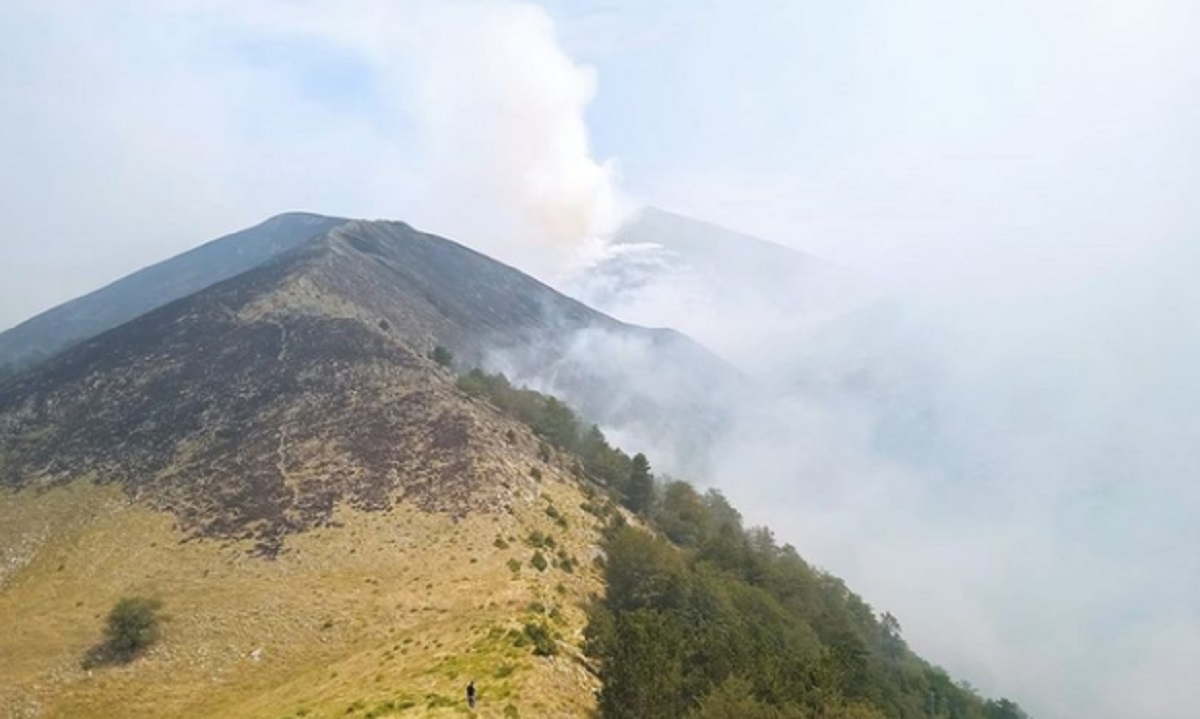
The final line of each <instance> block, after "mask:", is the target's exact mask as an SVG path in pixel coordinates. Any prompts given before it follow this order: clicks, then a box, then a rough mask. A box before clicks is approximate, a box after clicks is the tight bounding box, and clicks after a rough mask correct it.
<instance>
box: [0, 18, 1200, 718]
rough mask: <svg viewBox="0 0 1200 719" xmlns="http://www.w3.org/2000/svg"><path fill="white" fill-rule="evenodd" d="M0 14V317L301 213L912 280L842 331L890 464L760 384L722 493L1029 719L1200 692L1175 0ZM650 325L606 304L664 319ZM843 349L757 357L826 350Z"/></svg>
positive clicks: (1192, 31)
mask: <svg viewBox="0 0 1200 719" xmlns="http://www.w3.org/2000/svg"><path fill="white" fill-rule="evenodd" d="M0 16H2V17H3V19H4V21H3V22H0V47H4V48H5V50H4V52H5V59H6V62H4V63H2V64H0V91H2V93H3V95H2V96H3V97H4V98H5V103H4V107H5V112H4V113H0V157H3V158H5V159H4V162H3V163H0V214H2V216H3V217H4V218H5V222H6V227H5V233H4V238H3V240H0V327H8V326H11V325H14V324H16V323H18V322H20V321H22V320H23V319H26V318H28V317H29V316H31V315H33V314H35V313H37V312H40V311H42V310H44V309H47V308H49V307H51V306H53V305H55V304H58V303H60V302H62V301H65V300H67V299H70V298H72V297H74V296H77V295H79V294H81V293H83V292H86V291H88V290H91V289H95V288H97V287H99V286H101V285H103V284H105V283H107V282H110V281H112V280H115V279H117V278H119V277H121V276H123V275H124V274H127V273H128V272H130V271H133V270H135V269H137V268H140V267H143V266H145V265H147V264H150V263H152V262H155V261H159V260H162V259H166V258H168V257H170V256H173V255H175V254H177V253H179V252H181V251H183V250H185V249H188V248H190V247H194V246H196V245H198V244H200V243H202V242H204V241H207V240H209V239H212V238H214V237H217V236H219V235H223V234H226V233H229V232H232V231H235V230H237V229H240V228H242V227H246V226H249V225H252V224H255V223H257V222H260V221H262V220H263V219H266V218H267V217H269V216H271V215H273V214H276V213H279V212H282V211H286V210H293V209H306V210H313V211H318V212H324V213H328V214H337V215H345V216H354V217H367V218H391V219H402V220H405V221H408V222H411V223H413V224H414V225H416V226H418V227H420V228H422V229H428V230H430V231H434V232H438V233H440V234H444V235H447V236H449V237H452V238H455V239H457V240H460V241H462V242H464V243H466V244H469V245H471V246H474V247H477V248H478V249H481V250H483V251H485V252H489V253H491V254H493V255H495V256H497V257H499V258H500V259H503V260H505V261H508V262H511V263H513V264H515V265H517V266H518V267H521V268H522V269H525V270H527V271H530V272H533V273H534V274H536V275H538V276H539V277H543V278H545V279H547V280H551V281H554V280H555V279H556V278H559V277H562V276H566V275H569V274H570V273H571V272H572V271H575V270H578V268H579V267H581V266H586V265H587V263H588V262H590V261H591V260H593V259H594V258H595V257H597V256H600V255H603V253H604V251H605V237H606V236H607V235H608V234H609V233H611V232H612V231H613V230H614V229H615V228H616V227H617V226H618V225H619V224H620V222H621V221H622V219H623V218H625V217H627V216H628V215H629V213H630V212H632V211H633V209H634V208H636V207H637V206H638V205H640V204H646V203H648V204H655V205H659V206H662V207H665V208H668V209H672V210H676V211H679V212H682V213H684V214H688V215H691V216H694V217H698V218H702V219H705V220H710V221H713V222H717V223H720V224H723V225H726V226H729V227H733V228H736V229H739V230H742V231H745V232H749V233H752V234H755V235H758V236H761V237H765V238H768V239H771V240H774V241H776V242H779V243H782V244H786V245H789V246H791V247H795V248H797V249H800V250H803V251H805V252H809V253H811V254H814V255H817V256H820V257H824V258H827V259H829V260H831V261H834V262H836V263H838V264H840V265H842V266H844V267H847V268H851V269H852V270H853V271H854V272H856V273H858V274H859V275H860V276H862V277H863V278H866V280H867V281H868V282H869V283H872V284H873V285H875V286H878V287H879V288H881V289H884V290H886V291H887V292H889V293H894V295H895V296H899V297H903V298H904V308H905V309H904V311H903V313H902V320H901V321H899V322H895V323H891V324H888V325H887V330H886V333H884V334H883V335H882V336H876V337H874V338H873V343H872V344H871V347H870V352H874V353H877V354H880V355H886V358H887V360H888V362H890V363H893V364H894V365H896V366H899V367H901V368H904V369H902V370H901V372H902V374H904V376H905V377H916V378H917V379H915V380H913V383H915V385H917V386H918V389H917V390H913V391H915V392H917V393H918V394H919V396H920V400H919V404H920V406H921V407H922V408H923V410H925V411H928V412H929V413H931V415H932V416H935V417H936V422H935V425H936V429H935V430H934V431H931V432H930V433H929V436H928V437H927V438H926V440H925V441H926V444H925V445H923V446H925V448H926V454H925V455H923V457H922V458H920V460H919V461H918V460H915V459H913V458H912V457H897V456H894V455H891V454H887V453H881V452H880V451H878V449H877V448H875V447H873V446H872V445H871V442H870V440H869V438H870V437H871V436H873V435H874V434H875V433H876V430H878V427H879V426H880V424H881V423H885V422H887V421H890V419H893V418H892V417H891V415H890V414H889V413H890V412H892V411H893V410H894V409H895V408H894V407H884V408H880V407H867V408H863V407H859V406H848V405H843V404H837V405H830V406H823V405H819V404H817V405H814V404H813V403H812V402H809V401H802V398H799V397H785V398H783V401H781V402H779V403H778V404H775V405H771V406H768V407H765V408H763V409H762V412H763V413H764V414H765V415H769V416H762V417H758V418H756V419H757V420H758V421H759V422H760V423H761V422H766V421H770V420H778V421H777V422H776V424H775V425H774V426H779V427H783V428H785V429H786V430H787V432H788V433H789V434H788V436H785V437H776V438H773V439H774V441H773V442H771V443H770V446H763V443H762V442H759V443H757V444H756V443H755V442H754V441H750V440H747V441H746V442H741V443H738V442H735V443H734V444H733V445H731V447H730V448H729V457H730V458H731V461H732V460H733V459H738V458H746V461H749V459H748V458H751V457H757V458H759V460H760V461H761V460H762V458H764V457H765V458H767V459H768V460H769V465H770V466H766V465H764V466H762V467H761V469H762V472H761V475H762V476H763V478H764V479H762V480H761V481H758V482H742V483H739V484H737V485H736V486H729V487H727V491H728V493H729V494H730V496H731V497H732V498H733V499H734V500H735V503H736V504H738V505H739V506H742V507H744V508H746V513H747V515H748V517H749V518H750V519H751V520H753V521H766V522H768V523H770V524H771V525H772V526H774V527H776V528H777V532H778V533H779V535H780V537H781V539H783V540H785V541H792V542H794V543H795V544H796V545H797V547H798V548H799V549H800V550H801V552H802V553H803V554H805V556H808V557H809V558H810V559H813V560H814V561H816V562H817V563H818V564H821V565H822V566H825V567H827V568H828V569H830V570H831V571H833V572H834V573H836V574H839V575H841V576H844V577H846V578H847V580H848V581H849V582H850V584H851V585H852V586H853V587H855V588H856V589H857V590H859V591H860V592H861V593H862V594H863V595H865V596H866V598H867V599H868V601H871V602H872V603H873V604H875V606H877V607H879V608H880V609H889V610H891V611H893V612H894V613H895V614H897V615H898V616H899V617H900V619H901V622H902V623H903V624H904V626H905V630H906V636H907V637H908V639H909V641H910V643H912V644H913V646H914V647H915V648H916V649H917V650H918V651H921V652H922V653H924V654H926V655H927V656H929V657H930V658H931V659H932V660H933V661H935V662H937V663H940V664H943V665H945V666H947V668H949V669H950V670H951V671H953V672H954V673H955V674H956V675H958V676H962V677H965V678H967V679H969V680H970V681H971V682H972V683H974V684H976V685H977V686H979V687H981V688H982V689H983V690H985V691H986V692H988V693H1002V694H1005V695H1008V696H1012V697H1014V698H1015V699H1017V700H1018V701H1020V702H1021V703H1022V704H1023V705H1024V706H1026V708H1028V709H1030V710H1031V711H1032V712H1033V713H1034V714H1035V715H1036V716H1039V717H1042V718H1043V719H1068V718H1069V717H1076V716H1092V717H1097V718H1099V719H1110V718H1111V719H1124V718H1126V717H1128V718H1129V719H1134V718H1142V717H1159V718H1162V719H1174V717H1180V718H1181V719H1182V718H1183V717H1190V716H1191V714H1190V713H1189V708H1190V707H1194V706H1195V705H1196V704H1197V702H1200V689H1197V688H1196V686H1195V683H1194V682H1193V680H1192V678H1193V677H1194V676H1195V675H1196V674H1197V672H1198V671H1200V605H1197V602H1196V599H1195V598H1196V597H1197V596H1200V565H1198V564H1197V559H1196V558H1195V552H1194V548H1195V547H1196V546H1197V545H1198V542H1197V540H1198V539H1200V537H1198V536H1197V529H1196V528H1195V527H1196V524H1197V523H1196V522H1195V521H1194V518H1195V517H1196V516H1198V514H1200V490H1198V489H1196V488H1195V487H1194V486H1193V485H1194V484H1195V482H1194V478H1195V475H1196V472H1197V468H1200V436H1198V434H1197V427H1200V369H1197V368H1200V361H1197V360H1198V359H1200V332H1198V331H1197V328H1200V289H1197V287H1198V286H1197V285H1196V283H1195V282H1194V280H1193V278H1194V277H1195V276H1197V274H1198V271H1200V203H1197V202H1196V200H1195V198H1196V197H1197V196H1200V129H1198V128H1200V7H1198V6H1196V5H1195V4H1194V3H1192V2H1188V1H1187V0H1143V1H1141V2H1133V1H1124V0H1121V1H1119V0H1091V1H1084V0H1051V1H1050V2H1032V1H1027V0H1014V1H1013V2H1006V3H995V2H990V3H985V2H976V1H974V0H912V1H911V2H906V3H895V2H884V1H879V2H866V1H863V2H838V3H819V2H807V1H799V0H798V1H797V2H788V3H782V2H766V1H763V0H751V1H749V2H736V3H734V2H700V1H696V0H692V1H690V2H683V1H682V0H662V1H661V2H655V3H639V2H632V1H628V2H626V1H622V0H612V1H608V2H605V1H602V0H590V1H589V0H571V1H569V0H548V1H547V2H545V3H543V4H535V3H532V2H517V1H516V0H503V1H501V0H496V1H494V2H484V1H479V2H473V1H463V2H436V3H434V2H403V1H399V2H383V1H372V0H360V1H356V2H347V3H337V4H336V5H334V4H329V3H318V2H312V1H304V0H297V1H292V2H285V1H282V0H276V1H268V2H259V3H254V4H248V3H239V2H232V1H228V0H209V1H205V2H182V1H176V2H149V1H148V0H132V1H131V2H125V3H121V4H120V5H109V4H103V3H85V2H55V1H54V0H49V1H47V2H37V3H34V2H23V3H19V2H11V1H9V0H0ZM746 279H747V282H750V283H752V282H753V278H746ZM643 309H646V308H643ZM653 309H654V308H649V310H653ZM659 309H660V314H659V315H657V316H656V315H655V314H654V313H653V312H652V311H647V312H645V313H644V315H643V316H642V317H638V318H637V319H645V320H647V321H651V320H659V321H660V323H662V324H677V325H684V324H686V323H687V320H688V319H689V318H686V317H674V316H671V314H670V313H669V312H667V311H665V310H663V309H662V308H661V307H660V308H659ZM691 319H692V324H693V325H695V333H696V334H697V335H698V336H700V335H706V336H700V339H702V340H704V341H708V342H710V343H724V344H725V345H726V346H729V347H735V346H736V345H737V343H738V341H739V339H740V337H739V335H738V334H737V327H735V326H727V324H722V323H721V322H720V321H719V319H718V318H713V319H712V321H710V322H707V323H705V322H696V320H697V318H691ZM685 329H692V328H690V327H685ZM853 336H854V337H857V335H853ZM803 339H805V340H809V339H811V337H807V336H806V337H805V338H803ZM825 339H828V337H826V338H825ZM844 339H845V338H842V337H839V338H838V341H827V342H818V341H813V342H811V343H806V342H801V341H800V340H799V339H797V338H794V337H793V338H791V340H790V341H786V340H781V342H785V343H787V344H789V345H790V346H789V350H795V351H796V352H791V353H782V354H783V356H787V357H790V358H791V357H800V354H803V353H800V354H796V353H797V352H800V350H804V351H805V352H808V354H807V355H804V357H803V360H804V361H805V362H808V363H809V364H807V365H805V366H840V365H844V364H845V363H846V361H847V351H848V350H847V348H846V344H845V341H844ZM853 349H854V352H853V354H854V355H855V356H856V357H857V356H860V355H861V354H862V352H860V351H859V350H860V349H861V348H859V347H857V346H855V347H854V348H853ZM863 351H865V350H863ZM798 361H799V360H798ZM889 366H891V365H889ZM912 368H916V369H915V370H914V369H912ZM905 373H906V374H905ZM906 386H907V385H906ZM902 404H903V403H902ZM904 407H905V408H908V405H904ZM780 446H786V447H788V448H789V449H790V450H792V451H790V452H787V453H782V454H781V453H780V452H779V451H778V448H779V447H780ZM798 477H803V479H799V478H798ZM814 477H816V478H819V479H813V478H814ZM914 587H919V588H920V591H914ZM1081 707H1083V708H1084V710H1083V711H1081V710H1080V708H1081Z"/></svg>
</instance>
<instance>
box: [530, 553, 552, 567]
mask: <svg viewBox="0 0 1200 719" xmlns="http://www.w3.org/2000/svg"><path fill="white" fill-rule="evenodd" d="M529 563H530V564H532V565H533V568H534V569H536V570H538V571H539V572H544V571H546V567H548V566H550V565H549V564H548V563H547V562H546V558H545V557H543V556H542V553H541V552H540V551H538V552H534V553H533V556H532V557H531V558H530V559H529Z"/></svg>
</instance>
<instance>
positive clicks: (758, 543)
mask: <svg viewBox="0 0 1200 719" xmlns="http://www.w3.org/2000/svg"><path fill="white" fill-rule="evenodd" d="M458 386H459V389H461V390H462V391H464V392H466V393H467V394H470V395H472V396H475V397H480V398H484V399H487V400H488V401H490V402H492V403H493V404H494V405H495V406H497V407H498V408H499V409H501V410H502V411H504V412H506V413H508V414H509V415H511V416H513V417H515V418H517V419H519V420H520V421H522V422H524V423H525V424H527V425H528V426H529V427H530V428H531V429H532V430H533V432H534V433H535V434H536V435H537V436H538V437H540V438H541V439H542V441H543V442H544V443H545V444H544V448H548V447H553V448H555V449H558V450H560V451H562V452H567V453H569V454H571V455H573V456H574V457H575V458H576V461H575V469H576V473H577V474H578V475H580V477H581V478H582V479H586V480H588V481H590V482H591V483H592V484H594V485H597V486H598V487H599V488H601V489H599V490H598V491H597V498H598V499H597V500H596V501H593V502H590V503H589V507H587V508H588V509H589V511H592V512H593V513H594V514H596V515H597V516H598V517H600V518H601V519H602V520H603V521H604V522H605V540H604V550H605V561H604V577H605V586H606V590H605V594H604V596H603V597H599V598H597V599H596V600H595V601H594V602H593V604H592V606H591V607H590V608H589V622H588V626H587V628H586V631H585V637H586V644H585V652H586V654H587V656H588V657H589V659H590V660H591V661H592V662H593V663H594V667H595V669H596V671H597V672H598V673H599V675H600V678H601V679H602V681H603V689H602V690H601V692H600V696H599V704H600V710H601V715H602V716H604V717H612V718H615V717H631V716H636V717H647V718H652V717H691V718H693V719H717V718H719V717H743V718H744V719H793V718H795V719H885V718H886V719H923V718H926V717H928V718H930V719H933V718H937V719H1028V715H1027V714H1026V713H1025V712H1024V711H1023V710H1022V709H1021V708H1020V707H1019V706H1018V705H1017V704H1016V703H1014V702H1012V701H1010V700H1008V699H984V698H982V697H980V696H979V695H978V693H976V692H975V691H974V690H973V689H972V688H971V687H970V686H969V685H967V684H966V683H956V682H954V681H953V680H952V679H951V678H950V676H949V675H948V674H947V673H946V672H945V671H944V670H942V669H940V668H939V667H936V666H934V665H931V664H930V663H928V662H926V661H925V660H924V659H922V658H920V657H919V656H917V655H916V654H915V653H913V652H912V651H911V650H910V649H909V647H908V645H907V644H906V643H905V641H904V638H903V637H902V635H901V627H900V622H899V620H897V618H896V617H894V616H892V615H891V614H890V613H887V612H884V613H882V614H877V613H876V612H875V610H874V609H872V607H871V606H870V605H869V604H867V603H866V602H865V601H863V599H862V598H861V597H860V596H858V595H857V594H855V593H854V592H852V591H850V589H849V588H847V587H846V585H845V583H844V582H843V581H842V580H840V579H838V578H837V577H835V576H833V575H832V574H829V573H828V572H825V571H822V570H820V569H817V568H814V567H812V566H811V565H809V564H808V563H807V562H805V561H804V559H803V558H802V557H801V556H800V555H799V553H798V552H797V551H796V549H795V548H794V547H792V546H791V545H788V544H784V545H782V546H781V545H780V544H779V543H778V542H777V541H776V540H775V537H774V535H773V533H772V532H771V530H770V529H768V528H765V527H746V526H744V524H743V521H742V517H741V515H740V514H739V513H738V512H737V510H736V509H734V508H733V507H732V506H730V504H729V503H728V502H727V501H726V500H725V498H724V497H723V496H722V495H721V493H720V492H719V491H717V490H715V489H709V490H707V491H705V492H700V491H699V490H697V489H696V488H695V487H693V486H692V485H691V484H689V483H687V482H683V481H678V480H670V479H668V480H665V481H659V480H658V479H656V478H655V477H654V475H653V473H652V472H651V469H650V463H649V461H648V460H647V458H646V457H645V456H643V455H641V454H638V455H635V456H633V457H630V456H629V455H627V454H626V453H625V452H623V451H621V450H620V449H618V448H615V447H612V446H611V445H609V443H608V441H607V440H606V439H605V437H604V434H603V432H601V431H600V429H599V428H598V427H596V426H595V425H589V424H586V423H584V422H583V421H581V420H580V419H579V417H578V416H577V415H576V414H575V413H574V411H572V410H571V408H569V407H568V406H566V405H565V404H564V403H562V402H561V401H559V400H557V399H555V398H554V397H550V396H548V395H544V394H541V393H539V392H535V391H533V390H529V389H527V388H523V387H515V386H513V385H512V384H511V383H510V382H509V381H508V380H507V379H506V378H505V377H504V376H503V375H500V374H494V375H493V374H486V373H484V372H482V371H480V370H478V369H476V370H472V371H471V372H469V373H467V374H465V375H463V376H461V377H460V378H459V380H458ZM605 494H606V495H607V497H608V499H607V501H600V500H599V498H600V497H602V496H603V495H605ZM614 502H619V503H620V504H622V505H623V506H625V507H626V508H627V509H629V510H630V511H631V512H633V513H634V514H635V515H636V516H637V518H638V519H637V520H636V521H635V522H630V521H628V520H626V519H625V515H623V514H622V513H620V512H619V511H617V510H616V507H615V504H614ZM637 525H640V526H637Z"/></svg>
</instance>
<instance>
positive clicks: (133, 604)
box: [84, 597, 162, 667]
mask: <svg viewBox="0 0 1200 719" xmlns="http://www.w3.org/2000/svg"><path fill="white" fill-rule="evenodd" d="M160 609H162V602H161V601H160V600H158V599H150V598H146V597H125V598H123V599H121V600H120V601H118V602H117V603H116V604H115V605H114V606H113V608H112V610H111V611H109V613H108V619H107V620H106V623H105V627H104V643H102V644H100V645H99V646H97V647H94V648H93V649H92V650H91V651H90V652H89V653H88V656H87V657H86V658H85V659H84V666H88V667H90V666H94V665H97V664H104V663H113V662H129V661H132V660H133V659H135V658H136V657H137V656H138V655H139V654H141V653H142V652H143V651H145V650H146V649H147V648H148V647H149V646H150V645H151V644H154V642H156V641H158V638H159V636H160V633H161V631H160V628H159V624H160V623H161V621H162V618H161V617H160V616H159V614H158V610H160Z"/></svg>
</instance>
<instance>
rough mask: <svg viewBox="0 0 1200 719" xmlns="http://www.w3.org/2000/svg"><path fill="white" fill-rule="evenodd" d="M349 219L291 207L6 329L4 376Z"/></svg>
mask: <svg viewBox="0 0 1200 719" xmlns="http://www.w3.org/2000/svg"><path fill="white" fill-rule="evenodd" d="M344 222H346V220H344V219H340V218H336V217H322V216H320V215H313V214H308V213H302V212H291V213H287V214H283V215H278V216H276V217H272V218H271V219H269V220H267V221H266V222H264V223H262V224H261V225H257V226H255V227H251V228H249V229H246V230H242V231H241V232H235V233H234V234H232V235H228V236H226V237H222V238H220V239H218V240H213V241H212V242H209V243H207V244H205V245H202V246H200V247H197V248H196V249H194V250H191V251H189V252H185V253H183V254H181V255H178V256H176V257H172V258H171V259H169V260H166V261H163V262H160V263H158V264H156V265H152V266H150V267H147V268H145V269H142V270H139V271H137V272H134V273H133V274H131V275H129V276H127V277H123V278H121V279H120V280H117V281H116V282H114V283H112V284H110V285H108V286H106V287H103V288H101V289H98V290H96V291H95V292H91V293H89V294H86V295H83V296H82V297H78V298H76V299H74V300H71V301H70V302H66V303H64V304H61V305H59V306H58V307H55V308H53V309H50V310H48V311H46V312H43V313H41V314H39V315H37V316H36V317H33V318H31V319H29V320H26V321H25V322H22V323H21V324H19V325H17V326H16V327H13V328H12V329H10V330H8V331H6V332H3V333H0V377H2V376H3V374H4V371H5V370H7V372H9V373H12V372H15V371H17V370H20V369H24V368H27V367H31V366H33V365H34V364H37V363H38V362H40V361H42V360H44V359H47V358H49V357H52V356H54V355H55V354H57V353H58V352H60V351H62V350H63V349H66V348H67V347H70V346H71V345H73V344H75V343H77V342H81V341H83V340H86V339H89V338H91V337H94V336H96V335H98V334H100V333H101V332H103V331H105V330H108V329H112V328H113V327H116V326H117V325H119V324H122V323H125V322H128V321H129V320H131V319H133V318H134V317H137V316H139V315H142V314H144V313H146V312H149V311H150V310H152V309H155V308H158V307H162V306H163V305H165V304H167V303H168V302H171V301H173V300H177V299H179V298H180V297H186V296H188V295H190V294H192V293H193V292H198V291H200V290H202V289H204V288H205V287H209V286H211V285H214V284H216V283H217V282H220V281H221V280H226V279H229V278H230V277H233V276H235V275H239V274H241V273H242V272H245V271H246V270H249V269H251V268H253V267H256V266H258V265H260V264H262V263H263V262H266V261H267V260H270V259H271V258H273V257H277V256H278V255H280V254H282V253H284V252H287V251H288V250H291V249H293V248H295V247H297V246H299V245H300V244H301V243H303V242H305V241H307V240H309V239H311V238H313V237H316V236H317V235H321V234H323V233H325V232H328V231H329V230H330V229H332V228H334V227H336V226H338V225H340V224H343V223H344Z"/></svg>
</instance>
